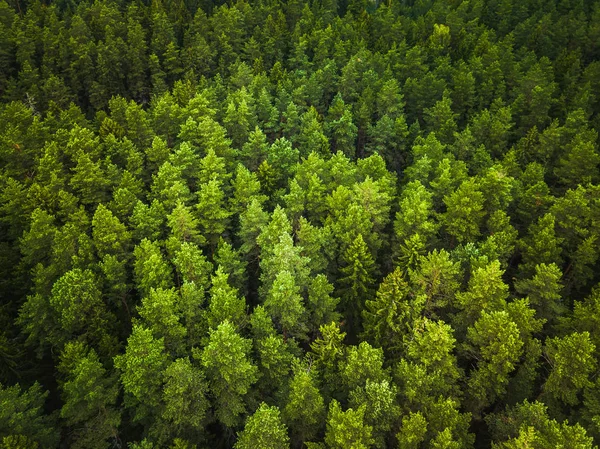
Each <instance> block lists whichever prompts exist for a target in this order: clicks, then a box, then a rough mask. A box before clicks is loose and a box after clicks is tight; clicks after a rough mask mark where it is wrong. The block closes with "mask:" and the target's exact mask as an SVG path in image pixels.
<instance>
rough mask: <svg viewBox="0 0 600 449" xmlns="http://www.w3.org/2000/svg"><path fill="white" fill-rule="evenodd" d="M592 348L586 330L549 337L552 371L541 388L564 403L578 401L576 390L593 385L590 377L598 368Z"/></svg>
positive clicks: (592, 345) (548, 345)
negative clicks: (560, 336)
mask: <svg viewBox="0 0 600 449" xmlns="http://www.w3.org/2000/svg"><path fill="white" fill-rule="evenodd" d="M595 349H596V346H595V345H594V344H593V343H592V342H591V341H590V334H589V333H588V332H582V333H578V332H574V333H572V334H571V335H567V336H565V337H563V338H559V337H555V338H549V339H548V340H547V341H546V355H547V357H548V360H549V362H550V365H551V367H552V371H551V372H550V375H549V376H548V379H547V380H546V383H545V384H544V390H545V391H546V392H547V393H548V394H550V395H552V396H553V397H555V398H557V399H559V400H560V401H562V402H563V403H565V404H567V405H576V404H577V403H579V401H580V400H579V398H578V397H577V395H578V393H579V392H580V391H581V390H582V389H583V388H585V387H590V386H591V385H592V384H591V381H590V379H589V376H590V374H592V373H593V372H595V371H596V368H597V361H596V359H595V358H594V350H595Z"/></svg>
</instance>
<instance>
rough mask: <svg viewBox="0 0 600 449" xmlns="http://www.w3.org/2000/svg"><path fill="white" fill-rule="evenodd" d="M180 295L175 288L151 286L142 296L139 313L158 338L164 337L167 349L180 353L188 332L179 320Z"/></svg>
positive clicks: (146, 325) (170, 351)
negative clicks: (147, 292)
mask: <svg viewBox="0 0 600 449" xmlns="http://www.w3.org/2000/svg"><path fill="white" fill-rule="evenodd" d="M178 303H179V296H178V295H177V293H176V292H175V289H174V288H171V289H163V288H156V289H155V288H151V289H150V292H149V294H148V295H147V296H144V297H142V301H141V304H140V306H139V307H138V313H139V314H140V317H141V318H142V322H143V324H144V325H145V327H146V328H148V329H150V330H151V331H152V334H153V335H154V336H155V337H156V338H161V339H164V346H165V349H166V350H167V351H168V352H169V353H174V354H178V353H181V352H182V351H183V339H184V337H185V335H186V333H187V331H186V329H185V327H184V326H183V325H182V324H181V323H180V322H179V318H180V315H181V311H180V310H179V304H178Z"/></svg>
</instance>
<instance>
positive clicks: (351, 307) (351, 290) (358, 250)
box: [338, 234, 375, 326]
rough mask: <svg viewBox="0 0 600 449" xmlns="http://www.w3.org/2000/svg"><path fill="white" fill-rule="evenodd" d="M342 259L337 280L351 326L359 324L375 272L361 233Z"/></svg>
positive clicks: (369, 295)
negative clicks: (339, 275)
mask: <svg viewBox="0 0 600 449" xmlns="http://www.w3.org/2000/svg"><path fill="white" fill-rule="evenodd" d="M343 260H344V264H345V265H344V266H343V267H342V268H340V272H341V277H340V278H339V280H338V282H339V284H340V286H341V293H342V298H343V300H344V305H345V306H346V310H348V318H349V319H350V320H351V326H359V323H358V318H359V316H360V312H361V310H362V309H363V306H364V302H365V301H366V300H367V299H369V298H370V297H371V289H372V286H373V282H374V274H375V262H374V261H373V257H372V256H371V252H370V251H369V248H367V245H366V244H365V241H364V240H363V237H362V234H358V237H356V239H354V241H353V242H352V244H351V245H350V246H349V247H348V249H347V250H346V251H345V253H344V256H343Z"/></svg>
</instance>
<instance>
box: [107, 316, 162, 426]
mask: <svg viewBox="0 0 600 449" xmlns="http://www.w3.org/2000/svg"><path fill="white" fill-rule="evenodd" d="M114 362H115V368H117V369H118V370H119V371H120V379H121V384H122V385H123V389H124V391H125V399H124V404H125V407H127V408H130V409H132V410H131V412H132V413H133V421H134V422H136V421H137V422H143V423H145V424H150V423H151V422H152V421H153V418H154V417H155V411H156V410H157V409H158V407H160V404H161V400H162V388H163V372H164V370H165V368H166V367H167V365H168V356H167V354H166V353H165V346H164V338H162V337H161V338H155V337H154V336H153V335H152V331H151V330H150V329H146V328H145V327H143V326H141V325H139V324H137V325H134V326H133V330H132V332H131V335H130V336H129V338H128V339H127V347H126V348H125V353H124V354H121V355H117V356H116V357H115V358H114Z"/></svg>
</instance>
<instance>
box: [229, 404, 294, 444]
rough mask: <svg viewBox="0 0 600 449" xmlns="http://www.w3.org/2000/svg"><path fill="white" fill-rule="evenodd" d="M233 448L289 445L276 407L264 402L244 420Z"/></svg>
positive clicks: (285, 429) (284, 427)
mask: <svg viewBox="0 0 600 449" xmlns="http://www.w3.org/2000/svg"><path fill="white" fill-rule="evenodd" d="M233 447H234V449H251V448H252V449H253V448H256V449H285V448H289V447H290V438H289V437H288V435H287V428H286V426H285V424H284V423H283V422H282V421H281V417H280V412H279V409H278V408H277V407H269V406H268V405H267V404H265V403H264V402H263V403H261V404H260V406H259V407H258V409H257V410H256V412H254V414H253V415H252V416H250V417H249V418H248V419H247V420H246V424H245V426H244V430H243V431H241V432H240V433H239V434H238V440H237V441H236V442H235V444H234V446H233Z"/></svg>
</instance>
